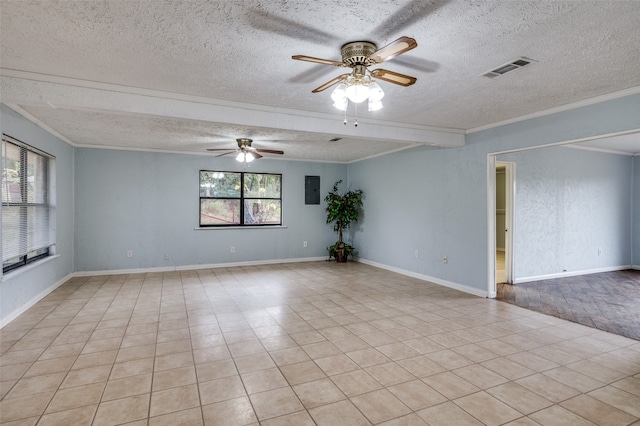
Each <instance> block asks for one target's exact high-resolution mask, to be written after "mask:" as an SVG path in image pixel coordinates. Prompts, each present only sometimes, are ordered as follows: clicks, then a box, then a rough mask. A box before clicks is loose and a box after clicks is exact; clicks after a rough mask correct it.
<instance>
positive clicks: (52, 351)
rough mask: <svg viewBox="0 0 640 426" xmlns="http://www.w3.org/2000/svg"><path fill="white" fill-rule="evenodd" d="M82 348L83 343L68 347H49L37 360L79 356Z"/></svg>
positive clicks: (72, 344)
mask: <svg viewBox="0 0 640 426" xmlns="http://www.w3.org/2000/svg"><path fill="white" fill-rule="evenodd" d="M83 347H84V344H83V343H69V344H68V345H59V346H49V347H48V348H47V349H46V350H45V351H44V352H43V353H42V355H40V357H39V358H38V360H45V359H53V358H63V357H67V356H72V355H79V354H80V352H81V351H82V348H83Z"/></svg>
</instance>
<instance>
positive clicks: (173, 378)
mask: <svg viewBox="0 0 640 426" xmlns="http://www.w3.org/2000/svg"><path fill="white" fill-rule="evenodd" d="M196 382H197V380H196V369H195V367H194V366H188V367H180V368H174V369H171V370H163V371H156V372H155V373H153V391H154V392H155V391H159V390H164V389H169V388H175V387H179V386H184V385H190V384H193V383H196Z"/></svg>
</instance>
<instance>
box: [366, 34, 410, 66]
mask: <svg viewBox="0 0 640 426" xmlns="http://www.w3.org/2000/svg"><path fill="white" fill-rule="evenodd" d="M417 46H418V42H417V41H415V39H412V38H411V37H400V38H399V39H397V40H395V41H392V42H391V43H389V44H387V45H386V46H385V47H383V48H381V49H378V50H377V51H375V52H373V53H372V54H371V56H369V60H370V61H371V62H374V63H376V64H379V63H380V62H384V61H388V60H389V59H391V58H395V57H396V56H398V55H401V54H403V53H404V52H407V51H409V50H411V49H415V48H416V47H417Z"/></svg>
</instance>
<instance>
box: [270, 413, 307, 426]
mask: <svg viewBox="0 0 640 426" xmlns="http://www.w3.org/2000/svg"><path fill="white" fill-rule="evenodd" d="M260 424H261V425H262V426H315V423H314V421H313V420H312V419H311V417H310V416H309V413H308V412H306V411H298V412H296V413H291V414H285V415H284V416H280V417H276V418H273V419H269V420H265V421H263V422H261V423H260Z"/></svg>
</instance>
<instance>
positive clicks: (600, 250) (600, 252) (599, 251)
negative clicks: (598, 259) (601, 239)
mask: <svg viewBox="0 0 640 426" xmlns="http://www.w3.org/2000/svg"><path fill="white" fill-rule="evenodd" d="M598 256H602V249H601V248H599V249H598Z"/></svg>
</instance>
